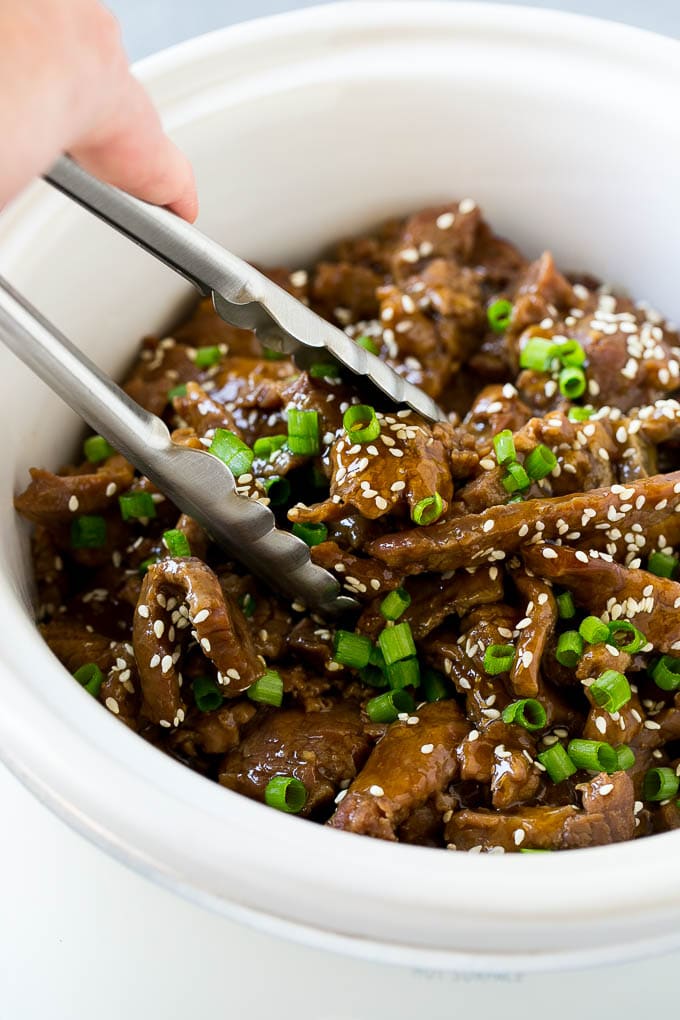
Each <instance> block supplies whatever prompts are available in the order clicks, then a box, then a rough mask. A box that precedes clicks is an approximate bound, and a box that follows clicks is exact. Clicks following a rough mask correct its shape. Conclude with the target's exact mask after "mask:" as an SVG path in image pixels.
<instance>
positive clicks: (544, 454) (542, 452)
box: [524, 443, 557, 482]
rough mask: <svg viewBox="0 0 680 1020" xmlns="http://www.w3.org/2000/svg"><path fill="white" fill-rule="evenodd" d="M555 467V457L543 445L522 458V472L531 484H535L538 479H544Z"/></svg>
mask: <svg viewBox="0 0 680 1020" xmlns="http://www.w3.org/2000/svg"><path fill="white" fill-rule="evenodd" d="M556 465H557V457H556V456H555V454H554V453H553V452H552V450H550V449H549V448H548V447H547V446H544V445H543V443H539V445H538V446H537V447H536V448H535V449H533V450H532V451H531V453H530V454H528V456H526V457H525V458H524V470H525V471H526V473H527V474H528V475H529V478H531V480H532V481H533V482H537V481H538V480H539V479H540V478H545V477H546V476H547V475H549V474H550V472H551V471H552V470H553V469H554V468H555V467H556Z"/></svg>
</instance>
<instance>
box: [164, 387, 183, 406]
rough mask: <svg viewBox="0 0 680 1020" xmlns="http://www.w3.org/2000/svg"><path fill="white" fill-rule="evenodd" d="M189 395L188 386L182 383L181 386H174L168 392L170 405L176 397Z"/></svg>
mask: <svg viewBox="0 0 680 1020" xmlns="http://www.w3.org/2000/svg"><path fill="white" fill-rule="evenodd" d="M186 395H187V384H186V383H180V384H179V386H173V387H172V389H171V390H168V393H167V398H168V403H169V404H171V403H172V402H173V400H174V399H175V397H186Z"/></svg>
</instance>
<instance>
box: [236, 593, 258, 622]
mask: <svg viewBox="0 0 680 1020" xmlns="http://www.w3.org/2000/svg"><path fill="white" fill-rule="evenodd" d="M238 604H239V606H240V607H241V612H242V613H243V615H244V616H245V618H246V620H249V619H250V618H251V616H252V615H253V614H254V612H255V610H256V609H257V602H256V601H255V598H254V596H253V595H251V594H250V592H249V591H247V592H246V593H245V595H241V597H240V598H239V600H238Z"/></svg>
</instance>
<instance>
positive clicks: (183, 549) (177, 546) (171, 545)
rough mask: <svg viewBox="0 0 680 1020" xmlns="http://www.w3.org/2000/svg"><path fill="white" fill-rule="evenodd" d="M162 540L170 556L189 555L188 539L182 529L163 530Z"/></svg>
mask: <svg viewBox="0 0 680 1020" xmlns="http://www.w3.org/2000/svg"><path fill="white" fill-rule="evenodd" d="M163 542H164V543H165V547H166V549H167V550H168V552H169V553H170V555H171V556H191V546H190V545H189V539H188V538H187V536H186V535H185V534H184V532H183V531H179V530H178V529H177V528H173V529H172V530H171V531H164V532H163Z"/></svg>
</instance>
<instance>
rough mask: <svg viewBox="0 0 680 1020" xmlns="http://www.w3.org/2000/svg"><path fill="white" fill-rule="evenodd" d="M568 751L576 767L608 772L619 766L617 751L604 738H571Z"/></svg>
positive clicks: (614, 770)
mask: <svg viewBox="0 0 680 1020" xmlns="http://www.w3.org/2000/svg"><path fill="white" fill-rule="evenodd" d="M567 751H568V753H569V757H570V758H571V760H572V762H573V763H574V765H575V766H576V768H579V769H587V770H588V771H590V772H607V773H611V772H616V770H617V768H618V756H617V754H616V751H615V750H614V748H613V747H612V746H611V744H607V743H605V741H603V740H580V739H576V740H570V741H569V746H568V748H567Z"/></svg>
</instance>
